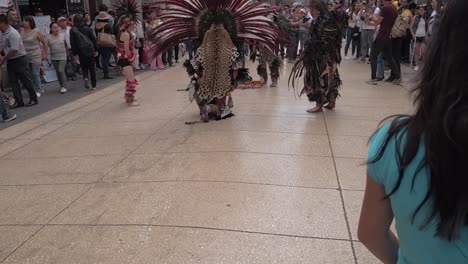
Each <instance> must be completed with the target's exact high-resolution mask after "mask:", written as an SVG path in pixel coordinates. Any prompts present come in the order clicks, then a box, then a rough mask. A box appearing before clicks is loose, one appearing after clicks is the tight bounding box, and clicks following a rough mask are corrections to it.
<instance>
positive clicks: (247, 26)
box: [149, 0, 279, 54]
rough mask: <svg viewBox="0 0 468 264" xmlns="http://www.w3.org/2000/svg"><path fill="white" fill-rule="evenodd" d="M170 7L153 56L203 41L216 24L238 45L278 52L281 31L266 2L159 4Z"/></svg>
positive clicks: (163, 0)
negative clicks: (186, 43)
mask: <svg viewBox="0 0 468 264" xmlns="http://www.w3.org/2000/svg"><path fill="white" fill-rule="evenodd" d="M163 5H166V6H168V8H166V9H165V12H164V13H163V14H162V15H161V17H160V18H161V19H162V20H164V22H163V24H162V25H161V26H159V27H157V28H156V29H155V30H154V31H153V32H152V33H151V34H150V35H149V40H150V41H151V42H153V43H154V44H155V45H154V48H153V50H152V51H153V54H159V53H161V52H163V51H165V50H166V49H168V48H170V47H172V46H174V45H177V44H179V43H181V42H183V41H185V40H188V39H198V40H199V41H202V38H203V36H204V33H205V32H206V31H207V30H208V29H209V27H210V26H211V24H212V23H214V22H215V23H222V24H223V25H224V27H225V28H226V30H227V31H228V32H229V34H230V36H231V38H232V41H233V42H234V43H245V42H247V43H250V44H253V45H255V46H257V47H259V48H261V49H267V50H269V51H271V52H273V51H274V50H276V49H277V47H276V46H277V39H278V34H279V29H278V27H277V26H276V25H275V24H274V23H273V21H272V20H271V19H269V18H268V16H269V15H270V14H272V12H273V10H272V9H271V8H270V7H269V5H268V4H267V3H265V2H256V3H253V2H252V1H250V0H157V1H156V2H155V4H154V7H160V6H163Z"/></svg>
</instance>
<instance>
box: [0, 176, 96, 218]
mask: <svg viewBox="0 0 468 264" xmlns="http://www.w3.org/2000/svg"><path fill="white" fill-rule="evenodd" d="M87 188H88V186H87V185H38V186H0V201H2V202H1V203H0V212H2V213H1V214H0V224H2V225H16V224H24V225H28V224H46V223H47V222H49V221H50V220H51V219H52V218H53V217H54V216H55V215H57V214H58V213H59V212H60V211H61V210H63V209H64V208H65V207H66V206H68V205H69V204H70V203H71V202H72V201H74V200H75V199H76V198H78V196H79V195H81V194H82V193H83V192H84V191H85V190H86V189H87Z"/></svg>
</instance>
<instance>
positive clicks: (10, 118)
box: [2, 114, 16, 123]
mask: <svg viewBox="0 0 468 264" xmlns="http://www.w3.org/2000/svg"><path fill="white" fill-rule="evenodd" d="M2 118H3V122H5V123H6V122H10V121H13V120H15V119H16V114H12V115H4V116H2Z"/></svg>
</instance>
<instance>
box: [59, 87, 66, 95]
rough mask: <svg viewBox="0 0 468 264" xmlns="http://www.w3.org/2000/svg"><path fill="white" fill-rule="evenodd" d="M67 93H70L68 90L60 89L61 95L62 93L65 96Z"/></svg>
mask: <svg viewBox="0 0 468 264" xmlns="http://www.w3.org/2000/svg"><path fill="white" fill-rule="evenodd" d="M66 92H68V90H67V88H65V87H62V89H60V93H61V94H64V93H66Z"/></svg>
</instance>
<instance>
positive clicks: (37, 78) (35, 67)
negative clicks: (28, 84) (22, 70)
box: [29, 63, 42, 93]
mask: <svg viewBox="0 0 468 264" xmlns="http://www.w3.org/2000/svg"><path fill="white" fill-rule="evenodd" d="M29 66H30V67H31V73H32V78H33V79H32V80H33V84H34V90H36V92H38V93H40V92H42V83H41V64H40V63H30V64H29Z"/></svg>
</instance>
